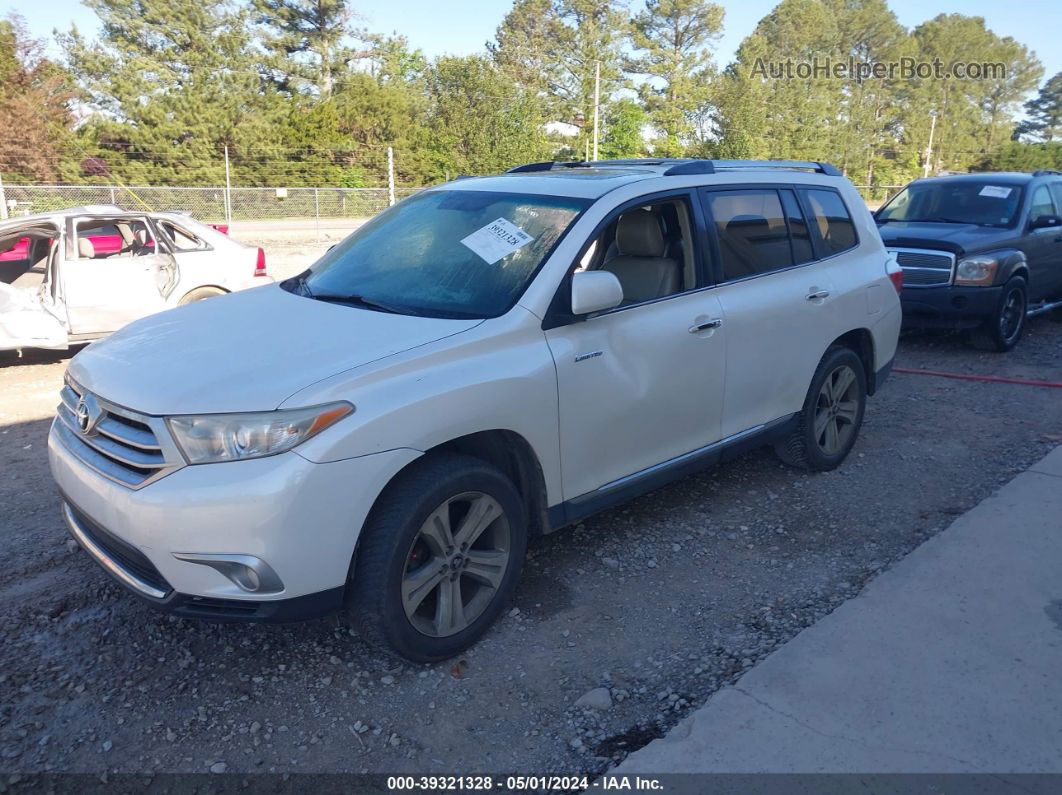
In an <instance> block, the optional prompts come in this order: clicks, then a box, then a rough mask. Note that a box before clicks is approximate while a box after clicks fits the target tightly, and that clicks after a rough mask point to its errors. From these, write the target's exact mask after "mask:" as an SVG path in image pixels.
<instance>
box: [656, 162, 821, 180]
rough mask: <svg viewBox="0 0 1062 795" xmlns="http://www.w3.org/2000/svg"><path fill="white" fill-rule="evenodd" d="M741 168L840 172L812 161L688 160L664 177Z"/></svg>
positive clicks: (665, 173) (669, 170)
mask: <svg viewBox="0 0 1062 795" xmlns="http://www.w3.org/2000/svg"><path fill="white" fill-rule="evenodd" d="M742 168H781V169H789V170H800V171H815V172H817V173H819V174H825V175H826V176H828V177H839V176H841V171H840V169H838V168H837V167H836V166H834V165H831V164H829V163H820V162H816V161H813V160H688V161H686V162H684V163H678V164H676V165H674V166H672V167H671V168H669V169H668V170H667V171H665V172H664V176H669V177H670V176H677V175H680V174H714V173H716V172H718V171H735V170H738V169H742Z"/></svg>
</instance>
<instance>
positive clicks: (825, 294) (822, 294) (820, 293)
mask: <svg viewBox="0 0 1062 795" xmlns="http://www.w3.org/2000/svg"><path fill="white" fill-rule="evenodd" d="M804 297H805V298H807V299H808V300H809V301H821V300H822V299H823V298H829V297H830V291H829V290H817V291H815V292H813V293H808V294H807V295H806V296H804Z"/></svg>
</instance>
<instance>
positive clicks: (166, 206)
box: [0, 185, 421, 223]
mask: <svg viewBox="0 0 1062 795" xmlns="http://www.w3.org/2000/svg"><path fill="white" fill-rule="evenodd" d="M2 190H3V194H4V195H3V197H2V198H0V200H3V201H6V204H7V208H8V215H9V216H10V217H13V218H14V217H18V216H23V215H31V214H33V213H41V212H49V211H52V210H62V209H65V208H67V207H79V206H82V205H92V204H97V205H98V204H113V205H117V206H119V207H122V208H123V209H126V210H137V209H143V210H154V211H156V212H164V211H177V212H187V213H191V214H192V216H194V217H195V218H198V219H199V220H201V221H206V222H209V223H218V222H224V221H226V220H229V219H228V218H227V213H226V211H225V207H226V198H228V205H229V207H231V220H234V221H268V220H285V219H295V218H299V219H318V220H320V219H328V218H369V217H372V216H374V215H376V214H377V213H379V212H381V211H382V210H386V209H387V207H388V205H389V204H390V195H389V191H388V189H387V188H232V189H231V190H229V191H228V196H227V197H226V190H225V188H224V187H208V188H177V187H159V186H130V187H122V186H117V185H4V187H3V189H2ZM419 190H421V188H395V199H396V200H399V199H402V198H404V197H406V196H409V195H411V194H413V193H416V192H417V191H419Z"/></svg>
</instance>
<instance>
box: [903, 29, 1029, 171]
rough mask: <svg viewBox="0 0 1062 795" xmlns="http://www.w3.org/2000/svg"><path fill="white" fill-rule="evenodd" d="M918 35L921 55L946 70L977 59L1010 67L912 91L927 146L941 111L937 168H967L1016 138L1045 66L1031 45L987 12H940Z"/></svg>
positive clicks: (920, 84) (917, 130)
mask: <svg viewBox="0 0 1062 795" xmlns="http://www.w3.org/2000/svg"><path fill="white" fill-rule="evenodd" d="M913 35H914V38H915V41H916V42H917V45H918V53H919V57H920V58H922V59H923V60H927V61H934V60H937V61H939V62H940V63H941V64H942V66H943V68H944V69H951V68H952V65H953V64H955V63H960V62H961V63H964V64H965V63H968V62H970V61H973V60H976V61H977V62H978V63H981V62H985V63H989V64H993V63H998V64H1002V66H1003V67H1004V73H1003V74H1002V75H997V76H994V77H986V78H984V79H937V78H935V77H931V78H928V79H923V80H919V81H917V84H916V88H915V90H914V91H913V92H912V97H911V99H912V110H914V109H915V108H917V109H919V110H921V111H922V113H923V115H922V119H921V120H920V122H918V123H916V124H913V125H911V132H912V133H914V134H915V135H916V136H917V139H918V140H919V141H920V142H921V145H922V146H925V142H926V141H927V140H928V128H929V118H930V114H934V115H935V116H936V128H935V130H934V145H933V162H932V163H931V164H930V168H931V170H933V171H965V170H966V169H967V168H969V166H970V165H972V164H973V163H975V162H976V161H978V160H979V159H981V158H983V157H985V156H986V155H987V154H988V153H990V152H991V151H993V149H995V148H996V147H997V146H998V145H1000V144H1002V143H1003V142H1004V141H1006V140H1008V139H1010V138H1011V136H1012V133H1013V129H1014V124H1015V118H1016V116H1017V113H1018V111H1019V110H1020V107H1021V101H1022V100H1023V99H1024V98H1025V95H1026V94H1027V93H1028V92H1029V91H1031V90H1033V89H1034V88H1035V87H1036V85H1037V83H1038V82H1039V80H1040V77H1041V76H1042V74H1043V67H1042V66H1041V65H1040V62H1039V61H1038V60H1037V59H1036V58H1035V56H1033V54H1032V53H1030V52H1029V50H1028V49H1027V48H1026V47H1025V46H1023V45H1021V44H1019V43H1018V42H1016V41H1014V39H1011V38H1009V37H1007V38H1001V37H999V36H997V35H996V34H995V33H993V32H992V31H991V30H989V29H988V28H987V27H986V26H985V21H984V19H983V18H981V17H968V16H963V15H962V14H940V15H939V16H937V17H934V18H933V19H931V20H929V21H928V22H924V23H922V24H921V25H919V26H918V27H917V28H915V30H914V34H913Z"/></svg>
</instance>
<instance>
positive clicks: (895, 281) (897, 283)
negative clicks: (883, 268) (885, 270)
mask: <svg viewBox="0 0 1062 795" xmlns="http://www.w3.org/2000/svg"><path fill="white" fill-rule="evenodd" d="M889 280H890V281H892V286H893V287H895V288H896V292H898V293H900V292H903V271H902V270H895V271H890V272H889Z"/></svg>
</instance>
